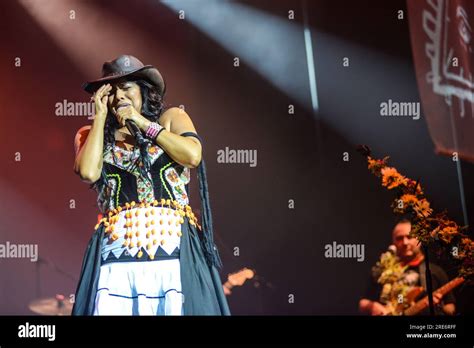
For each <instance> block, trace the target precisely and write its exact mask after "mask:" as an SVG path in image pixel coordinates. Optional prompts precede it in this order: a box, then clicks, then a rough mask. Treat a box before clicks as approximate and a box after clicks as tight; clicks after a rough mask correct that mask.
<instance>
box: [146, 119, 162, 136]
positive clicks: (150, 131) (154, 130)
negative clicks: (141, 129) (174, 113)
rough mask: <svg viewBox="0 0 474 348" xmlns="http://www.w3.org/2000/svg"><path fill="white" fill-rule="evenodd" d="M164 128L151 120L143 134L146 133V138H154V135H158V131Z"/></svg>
mask: <svg viewBox="0 0 474 348" xmlns="http://www.w3.org/2000/svg"><path fill="white" fill-rule="evenodd" d="M164 129H165V127H163V126H161V125H159V124H158V123H156V122H151V123H150V125H149V126H148V128H147V130H146V134H145V135H146V137H147V138H149V139H152V140H155V139H156V137H157V136H158V134H160V132H161V131H162V130H164Z"/></svg>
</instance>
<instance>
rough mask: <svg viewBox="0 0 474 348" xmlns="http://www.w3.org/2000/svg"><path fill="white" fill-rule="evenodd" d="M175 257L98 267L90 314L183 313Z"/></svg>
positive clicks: (177, 265) (177, 263)
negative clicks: (97, 279) (97, 282)
mask: <svg viewBox="0 0 474 348" xmlns="http://www.w3.org/2000/svg"><path fill="white" fill-rule="evenodd" d="M180 274H181V273H180V264H179V259H173V260H158V261H135V262H133V261H132V262H112V263H108V264H105V265H102V266H101V267H100V276H99V284H98V287H97V294H96V298H95V309H94V315H183V300H184V297H183V294H182V292H181V276H180Z"/></svg>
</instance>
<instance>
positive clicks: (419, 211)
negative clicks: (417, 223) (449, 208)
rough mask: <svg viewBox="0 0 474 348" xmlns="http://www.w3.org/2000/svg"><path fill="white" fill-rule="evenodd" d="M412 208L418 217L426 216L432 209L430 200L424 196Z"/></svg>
mask: <svg viewBox="0 0 474 348" xmlns="http://www.w3.org/2000/svg"><path fill="white" fill-rule="evenodd" d="M413 210H414V211H415V212H416V215H417V216H418V217H419V218H427V217H428V216H430V215H431V213H432V212H433V209H431V208H430V202H428V201H427V200H426V199H425V198H423V199H421V200H419V201H418V202H416V203H415V204H414V205H413Z"/></svg>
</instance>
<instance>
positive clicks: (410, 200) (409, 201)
mask: <svg viewBox="0 0 474 348" xmlns="http://www.w3.org/2000/svg"><path fill="white" fill-rule="evenodd" d="M400 199H401V200H402V202H403V205H404V206H406V205H414V204H417V203H418V198H416V196H415V195H412V194H409V193H406V194H404V195H402V196H401V197H400Z"/></svg>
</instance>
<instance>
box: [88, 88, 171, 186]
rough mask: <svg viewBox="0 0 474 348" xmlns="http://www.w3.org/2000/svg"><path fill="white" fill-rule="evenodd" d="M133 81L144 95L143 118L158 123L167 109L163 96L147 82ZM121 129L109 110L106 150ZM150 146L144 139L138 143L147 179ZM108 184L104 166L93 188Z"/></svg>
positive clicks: (106, 127)
mask: <svg viewBox="0 0 474 348" xmlns="http://www.w3.org/2000/svg"><path fill="white" fill-rule="evenodd" d="M131 81H133V82H135V83H136V84H137V85H138V86H139V87H140V92H141V95H142V110H141V114H142V116H144V117H145V118H147V119H148V120H150V121H152V122H158V119H159V118H160V116H161V114H162V113H163V110H164V108H165V103H164V100H163V96H162V95H161V94H160V93H159V90H158V88H157V87H155V86H153V85H152V84H151V83H149V82H148V81H146V80H131ZM119 128H120V124H119V123H118V121H117V118H116V117H115V115H114V114H112V113H111V112H110V110H108V112H107V118H106V121H105V126H104V149H106V148H107V146H109V145H113V144H114V143H115V131H116V130H117V129H119ZM150 144H151V141H150V140H148V139H144V141H143V142H141V143H139V142H138V141H137V145H138V147H139V148H140V158H139V160H140V161H141V163H143V166H141V167H139V170H140V172H141V173H142V175H143V176H144V177H145V178H148V175H147V173H148V171H149V170H150V158H149V156H148V154H147V151H148V146H149V145H150ZM135 165H138V163H135ZM106 183H107V173H106V172H105V169H104V166H102V172H101V175H100V178H99V180H98V181H97V182H96V183H94V184H93V185H92V186H91V187H92V188H94V189H99V190H101V189H102V187H103V185H105V184H106Z"/></svg>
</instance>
